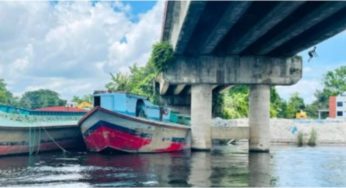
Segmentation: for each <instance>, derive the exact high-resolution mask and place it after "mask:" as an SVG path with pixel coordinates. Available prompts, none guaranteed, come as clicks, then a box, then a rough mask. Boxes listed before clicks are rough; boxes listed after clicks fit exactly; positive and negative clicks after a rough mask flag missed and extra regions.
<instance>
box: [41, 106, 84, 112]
mask: <svg viewBox="0 0 346 188" xmlns="http://www.w3.org/2000/svg"><path fill="white" fill-rule="evenodd" d="M35 111H45V112H87V111H86V110H83V109H80V108H76V107H71V106H49V107H44V108H38V109H35Z"/></svg>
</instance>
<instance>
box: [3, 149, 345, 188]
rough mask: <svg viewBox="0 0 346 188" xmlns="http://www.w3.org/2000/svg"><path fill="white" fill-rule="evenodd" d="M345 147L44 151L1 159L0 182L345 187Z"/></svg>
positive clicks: (81, 184) (23, 184)
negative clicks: (266, 150)
mask: <svg viewBox="0 0 346 188" xmlns="http://www.w3.org/2000/svg"><path fill="white" fill-rule="evenodd" d="M345 174H346V150H345V148H344V147H316V148H309V147H304V148H297V147H287V146H285V147H283V146H280V147H279V146H278V147H274V148H273V149H272V151H271V153H270V154H268V153H267V154H261V153H254V154H250V155H249V154H248V153H247V145H246V144H241V145H240V146H218V147H216V148H215V149H214V150H213V151H212V152H211V153H207V152H193V153H191V152H185V153H166V154H141V155H129V154H116V155H101V154H95V153H72V154H65V155H64V154H61V153H46V154H41V155H39V156H36V157H27V156H13V157H1V158H0V186H14V185H15V186H29V187H30V186H31V187H37V186H42V187H48V186H49V187H76V186H78V187H93V186H100V187H108V186H121V187H124V186H125V187H128V186H142V187H145V186H178V187H190V186H225V187H230V186H237V187H238V186H346V179H345V178H344V175H345Z"/></svg>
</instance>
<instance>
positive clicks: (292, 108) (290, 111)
mask: <svg viewBox="0 0 346 188" xmlns="http://www.w3.org/2000/svg"><path fill="white" fill-rule="evenodd" d="M304 109H305V104H304V99H302V98H301V97H300V96H299V94H298V93H294V94H293V95H292V96H291V97H290V99H289V100H288V104H287V111H286V113H287V114H286V115H287V118H295V116H296V113H297V112H299V111H300V110H304Z"/></svg>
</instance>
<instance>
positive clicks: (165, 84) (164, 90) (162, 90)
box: [159, 77, 169, 95]
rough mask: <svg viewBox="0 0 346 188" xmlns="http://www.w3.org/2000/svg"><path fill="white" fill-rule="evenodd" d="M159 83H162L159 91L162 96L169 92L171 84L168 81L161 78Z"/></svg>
mask: <svg viewBox="0 0 346 188" xmlns="http://www.w3.org/2000/svg"><path fill="white" fill-rule="evenodd" d="M159 82H160V91H159V92H160V95H164V94H166V93H167V91H168V87H169V83H168V82H167V81H166V80H164V79H162V77H160V79H159Z"/></svg>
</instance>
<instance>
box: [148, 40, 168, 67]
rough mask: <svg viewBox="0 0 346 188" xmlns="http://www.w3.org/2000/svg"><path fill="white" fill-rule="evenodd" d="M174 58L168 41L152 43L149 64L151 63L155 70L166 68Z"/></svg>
mask: <svg viewBox="0 0 346 188" xmlns="http://www.w3.org/2000/svg"><path fill="white" fill-rule="evenodd" d="M173 59H174V56H173V48H172V46H171V45H170V44H169V43H168V42H159V43H156V44H154V46H153V50H152V52H151V56H150V59H149V64H152V65H153V66H154V67H155V69H156V71H157V72H162V71H164V70H166V69H167V67H168V64H169V63H170V62H172V61H173Z"/></svg>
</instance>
